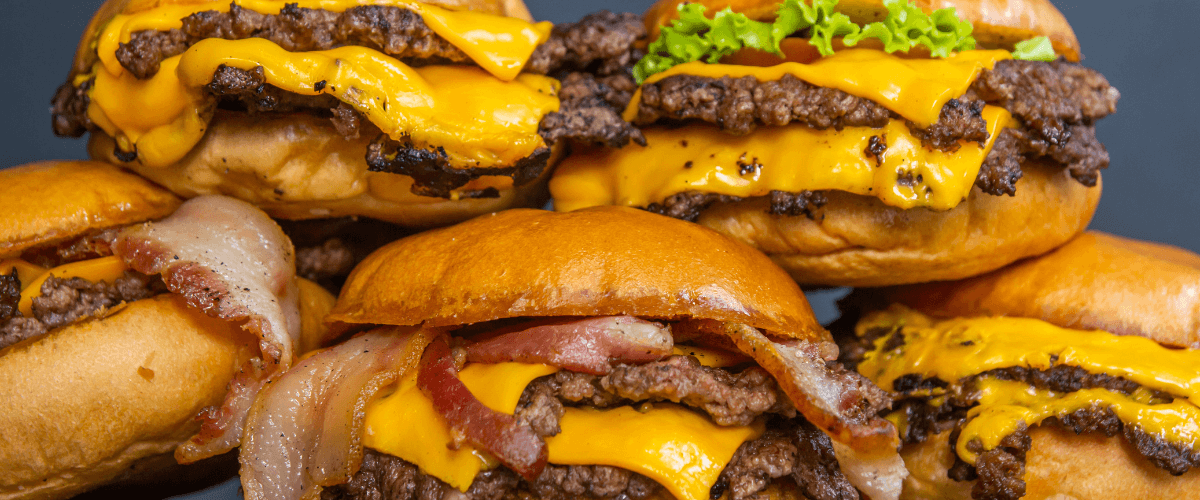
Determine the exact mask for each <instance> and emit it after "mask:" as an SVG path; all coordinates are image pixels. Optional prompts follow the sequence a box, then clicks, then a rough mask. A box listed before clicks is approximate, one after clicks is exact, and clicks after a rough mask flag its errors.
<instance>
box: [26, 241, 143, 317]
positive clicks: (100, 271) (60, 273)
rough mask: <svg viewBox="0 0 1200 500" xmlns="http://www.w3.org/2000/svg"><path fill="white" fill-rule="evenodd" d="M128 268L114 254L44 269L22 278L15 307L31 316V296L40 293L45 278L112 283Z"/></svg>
mask: <svg viewBox="0 0 1200 500" xmlns="http://www.w3.org/2000/svg"><path fill="white" fill-rule="evenodd" d="M128 269H129V267H128V266H126V265H125V261H123V260H121V258H120V257H117V256H115V255H114V256H110V257H100V258H98V259H90V260H83V261H79V262H72V263H70V264H63V265H61V266H58V267H56V268H54V269H51V270H49V271H46V272H45V273H43V274H42V275H41V276H38V277H37V278H34V279H33V280H31V281H28V282H26V281H25V280H22V281H21V285H22V286H21V301H20V302H18V303H17V309H18V310H20V311H21V314H23V315H25V316H27V317H29V316H33V298H34V297H40V296H41V295H42V283H45V282H46V279H48V278H50V277H51V276H53V277H55V278H83V279H86V280H88V281H91V282H93V283H96V282H100V281H104V282H108V283H112V282H113V281H116V279H117V278H120V277H121V276H122V275H124V274H125V271H127V270H128Z"/></svg>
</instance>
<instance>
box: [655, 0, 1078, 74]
mask: <svg viewBox="0 0 1200 500" xmlns="http://www.w3.org/2000/svg"><path fill="white" fill-rule="evenodd" d="M683 2H688V3H699V4H702V5H704V6H705V7H707V8H708V12H716V11H718V10H721V9H724V8H725V7H729V8H731V9H733V11H734V12H741V13H743V14H745V15H746V16H747V17H750V18H751V19H755V20H759V21H769V20H774V19H775V11H776V10H778V9H779V4H781V3H782V2H781V1H780V0H659V1H658V2H657V3H655V4H654V5H653V6H651V7H650V9H649V10H647V11H646V14H645V19H646V27H647V28H648V29H649V30H650V36H652V37H655V36H658V27H659V26H662V25H664V24H667V23H669V22H670V21H671V20H672V19H675V18H676V17H678V14H677V12H676V8H677V6H678V5H679V4H680V3H683ZM913 3H915V4H916V5H917V6H918V7H920V8H921V10H924V11H925V12H933V11H935V10H938V9H944V8H947V7H954V8H955V9H956V10H957V12H958V17H959V18H960V19H962V20H964V21H969V22H971V23H972V24H974V25H975V34H974V35H975V39H976V40H977V41H978V42H979V46H980V48H1005V49H1012V45H1013V44H1014V43H1016V42H1020V41H1022V40H1028V39H1030V38H1034V37H1039V36H1045V37H1049V38H1050V41H1051V42H1053V43H1054V50H1055V51H1056V52H1058V53H1059V54H1061V55H1063V56H1065V57H1066V58H1067V59H1070V60H1072V61H1079V58H1080V49H1079V39H1077V38H1075V31H1074V30H1072V29H1071V25H1070V24H1068V23H1067V19H1066V18H1065V17H1063V15H1062V12H1059V11H1058V9H1057V8H1055V7H1054V5H1053V4H1051V3H1050V0H914V2H913ZM837 10H838V11H839V12H842V13H844V14H846V15H847V16H850V19H852V20H854V22H856V23H859V24H865V23H870V22H874V21H881V20H883V19H884V18H885V17H887V8H885V7H884V5H883V0H841V1H840V2H839V3H838V6H837Z"/></svg>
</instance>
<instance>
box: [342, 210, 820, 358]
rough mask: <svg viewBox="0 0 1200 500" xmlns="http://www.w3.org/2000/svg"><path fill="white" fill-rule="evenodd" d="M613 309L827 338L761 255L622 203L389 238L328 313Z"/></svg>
mask: <svg viewBox="0 0 1200 500" xmlns="http://www.w3.org/2000/svg"><path fill="white" fill-rule="evenodd" d="M615 314H632V315H637V316H643V317H649V318H660V319H674V318H684V317H692V318H704V319H715V320H720V321H736V322H741V323H746V324H749V325H751V326H755V327H758V328H762V329H764V330H767V331H770V332H772V333H774V334H776V335H781V336H787V337H807V338H813V337H821V338H828V333H827V332H825V331H824V329H822V328H821V327H820V325H818V324H817V321H816V319H815V318H814V317H813V314H812V309H811V308H810V307H809V305H808V301H807V300H806V299H805V297H804V294H803V293H802V292H801V291H800V288H799V287H797V286H796V284H795V282H793V281H792V280H791V279H790V278H789V277H788V275H787V273H785V272H783V270H781V269H779V268H778V267H777V266H775V265H773V264H772V263H771V261H770V260H769V259H767V257H766V256H764V255H762V254H761V253H758V252H756V251H754V249H752V248H749V247H747V246H744V245H741V244H739V243H737V242H736V241H733V240H731V239H729V238H728V237H725V236H722V235H720V234H718V233H715V232H713V231H710V230H708V229H706V228H703V227H700V226H698V225H695V224H690V223H687V222H683V221H679V220H675V219H671V218H668V217H663V216H659V215H655V214H651V213H648V212H643V211H640V210H635V209H631V208H623V207H597V208H591V209H584V210H579V211H575V212H570V213H555V212H546V211H542V210H509V211H506V212H501V213H498V214H492V215H485V216H483V217H479V218H476V219H474V220H471V221H469V222H466V223H463V224H459V225H457V226H453V227H449V228H444V229H439V230H436V231H429V232H425V233H421V234H418V235H415V236H411V237H408V238H405V239H402V240H399V241H397V242H395V243H392V244H390V245H388V246H385V247H383V248H381V249H379V250H378V251H376V252H375V253H373V254H371V255H370V256H369V257H367V258H366V259H365V260H364V261H363V262H362V263H360V264H359V266H358V267H357V268H355V269H354V271H353V272H352V273H351V274H350V278H349V279H348V280H347V282H346V286H345V287H344V288H343V289H342V294H341V296H340V297H339V298H338V303H337V305H336V306H335V307H334V310H333V312H332V313H331V314H330V315H329V316H328V317H327V318H326V321H327V322H341V323H345V324H387V325H416V324H420V323H422V322H424V323H425V324H426V325H428V326H447V325H462V324H470V323H478V322H484V321H491V320H496V319H503V318H514V317H531V316H604V315H615ZM333 330H335V331H336V330H338V329H337V328H334V329H333Z"/></svg>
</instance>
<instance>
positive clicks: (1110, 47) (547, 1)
mask: <svg viewBox="0 0 1200 500" xmlns="http://www.w3.org/2000/svg"><path fill="white" fill-rule="evenodd" d="M526 2H527V4H528V5H529V7H530V10H532V11H533V15H534V17H536V18H538V19H545V20H550V21H554V22H566V21H573V20H575V19H578V18H579V17H580V16H582V15H584V14H586V13H588V12H591V11H594V10H599V9H609V10H614V11H633V12H641V11H643V10H645V9H646V8H647V7H648V6H649V5H650V4H651V3H652V2H651V1H650V0H597V1H594V2H582V1H567V0H526ZM3 4H4V6H5V8H6V13H5V15H4V16H3V17H0V47H3V48H4V50H2V51H0V68H5V78H4V81H5V87H4V89H5V91H6V93H7V95H8V96H9V98H8V99H4V100H2V101H0V117H2V118H0V141H3V142H2V145H3V147H2V148H0V168H2V167H8V166H13V165H18V164H21V163H26V162H30V161H36V160H43V159H62V158H83V157H84V156H85V152H84V141H83V140H71V139H59V138H56V137H54V135H53V134H52V133H51V131H50V115H49V111H48V109H49V104H48V103H49V101H50V98H51V96H52V95H53V94H54V89H55V88H57V87H58V85H59V84H61V83H62V82H63V80H64V78H65V77H66V74H67V70H68V68H69V66H70V63H71V58H72V56H73V54H74V51H75V45H76V43H77V42H78V39H79V36H80V34H81V32H82V31H83V28H84V26H85V25H86V24H87V21H88V19H89V18H90V17H91V15H92V12H93V11H94V10H95V9H96V8H97V7H99V6H100V4H101V2H100V1H99V0H81V1H65V0H41V1H21V2H18V1H15V0H5V1H4V2H3ZM1054 4H1055V5H1057V6H1058V8H1059V9H1061V10H1062V11H1063V13H1064V14H1066V16H1067V19H1068V20H1069V21H1070V22H1071V24H1072V26H1073V27H1074V28H1075V31H1076V34H1077V35H1078V36H1079V39H1080V42H1081V44H1082V46H1083V51H1084V54H1085V57H1086V58H1085V60H1084V64H1086V65H1088V66H1090V67H1092V68H1095V69H1097V70H1099V71H1101V72H1102V73H1104V75H1106V76H1107V77H1108V79H1109V81H1111V82H1112V84H1113V85H1114V86H1116V87H1117V88H1118V89H1120V90H1121V94H1122V98H1121V102H1120V105H1119V110H1118V112H1117V114H1116V115H1114V116H1112V117H1109V118H1108V119H1106V120H1104V121H1102V122H1101V123H1100V125H1099V127H1098V134H1099V136H1100V139H1101V140H1102V141H1104V143H1105V144H1106V145H1107V147H1108V150H1109V152H1110V153H1111V155H1112V167H1111V168H1110V169H1109V170H1108V171H1107V172H1105V174H1104V182H1105V187H1104V191H1105V192H1104V198H1103V201H1102V203H1101V204H1100V210H1099V211H1098V213H1097V214H1096V218H1095V220H1094V221H1093V223H1092V227H1093V228H1095V229H1100V230H1103V231H1108V232H1111V233H1115V234H1119V235H1124V236H1129V237H1134V238H1140V239H1147V240H1154V241H1161V242H1166V243H1170V244H1174V245H1178V246H1181V247H1184V248H1187V249H1190V250H1192V251H1200V232H1197V231H1196V230H1195V228H1196V223H1197V220H1198V219H1200V203H1197V202H1196V201H1195V199H1194V198H1193V196H1195V191H1196V190H1197V189H1200V168H1198V166H1197V165H1196V164H1195V162H1194V161H1193V159H1192V158H1191V148H1192V147H1194V146H1195V147H1200V124H1198V123H1197V120H1196V119H1195V118H1194V117H1195V116H1196V115H1197V113H1200V99H1198V98H1197V90H1196V89H1197V86H1198V85H1200V79H1198V78H1197V77H1198V76H1200V56H1198V55H1197V49H1196V47H1195V40H1196V38H1195V35H1194V27H1195V23H1196V20H1197V19H1200V2H1196V1H1195V0H1143V1H1139V2H1132V1H1129V0H1055V1H1054ZM1053 209H1054V207H1047V210H1053ZM838 295H840V292H837V291H830V292H820V293H817V294H813V296H812V299H813V305H814V309H816V311H817V313H818V316H820V317H821V318H822V320H828V319H830V316H831V314H833V309H832V307H831V305H832V304H831V301H832V299H833V298H835V297H836V296H838ZM236 494H237V485H236V483H233V482H231V483H227V484H225V485H222V486H220V487H217V488H214V489H213V490H210V491H208V492H205V493H202V494H200V495H196V496H195V497H194V498H197V499H199V498H212V499H218V498H221V499H224V498H231V497H235V496H236Z"/></svg>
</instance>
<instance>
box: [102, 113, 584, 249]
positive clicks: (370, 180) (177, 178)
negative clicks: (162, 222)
mask: <svg viewBox="0 0 1200 500" xmlns="http://www.w3.org/2000/svg"><path fill="white" fill-rule="evenodd" d="M374 138H375V137H373V136H368V135H366V134H364V135H361V136H360V137H359V138H358V139H353V140H351V139H346V138H345V137H343V136H342V135H341V134H340V133H338V131H337V130H336V129H335V128H334V127H333V125H332V123H331V122H330V121H329V119H328V118H320V117H316V116H312V115H309V114H303V113H296V114H257V115H248V114H246V113H237V112H218V113H217V114H216V116H215V117H214V118H213V121H212V123H211V124H210V125H209V128H208V130H207V132H206V133H205V134H204V138H203V139H201V141H200V143H199V144H197V145H196V146H195V147H194V148H192V150H191V151H190V152H188V154H187V155H186V156H184V157H183V158H182V159H180V160H179V161H178V162H176V163H175V164H173V165H170V166H167V167H146V166H143V165H140V164H138V163H136V162H133V163H127V164H126V163H123V162H121V161H120V160H118V159H117V158H116V157H115V156H114V155H113V151H114V149H115V146H116V143H115V142H114V141H113V139H112V138H111V137H109V136H108V135H106V134H104V133H103V132H101V131H94V132H92V133H91V138H90V140H89V141H88V152H89V154H90V155H91V157H92V158H95V159H99V160H104V161H107V162H110V163H113V164H117V165H126V166H127V167H128V168H130V169H132V170H134V171H135V172H137V173H138V174H141V175H142V176H144V177H146V178H148V179H151V180H153V181H154V182H157V183H159V184H161V185H163V186H165V187H167V188H168V189H170V190H171V191H173V192H175V193H177V194H179V195H180V196H183V197H185V198H191V197H195V196H200V195H206V194H223V195H227V196H231V197H234V198H237V199H240V200H245V201H247V202H250V203H253V204H254V205H255V206H257V207H258V208H260V209H262V210H263V211H264V212H267V213H268V214H270V215H271V216H272V217H275V218H279V219H289V220H303V219H322V218H330V217H349V216H361V217H371V218H373V219H378V220H382V221H387V222H391V223H394V224H399V225H402V226H406V227H415V228H423V227H434V226H443V225H447V224H453V223H455V222H460V221H464V220H467V219H470V218H471V217H475V216H477V215H482V214H485V213H490V212H495V211H498V210H504V209H507V208H512V207H531V206H541V205H542V204H543V203H545V200H546V199H547V198H548V197H549V194H548V193H547V190H546V183H547V182H548V181H549V178H550V172H551V170H553V167H554V164H555V163H556V162H557V161H558V159H559V158H560V157H561V156H562V152H563V151H562V148H561V147H558V148H555V153H554V154H552V155H551V158H550V160H549V162H548V164H547V167H546V170H545V171H544V172H542V175H541V177H540V178H538V179H537V180H534V181H532V182H530V183H528V184H525V185H522V186H519V187H516V188H514V187H513V183H512V179H511V178H509V177H501V176H488V177H481V178H479V179H476V180H474V181H471V182H470V183H468V184H467V185H466V186H463V188H462V189H463V190H482V189H485V188H489V187H491V188H496V190H497V191H499V197H498V198H464V199H459V200H450V199H445V198H434V197H428V196H418V195H415V194H413V193H412V191H411V190H410V188H411V187H412V183H413V180H412V178H411V177H408V176H406V175H398V174H390V173H384V172H368V171H367V162H366V160H364V158H365V157H366V153H367V145H368V144H369V143H370V142H371V140H373V139H374Z"/></svg>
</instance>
